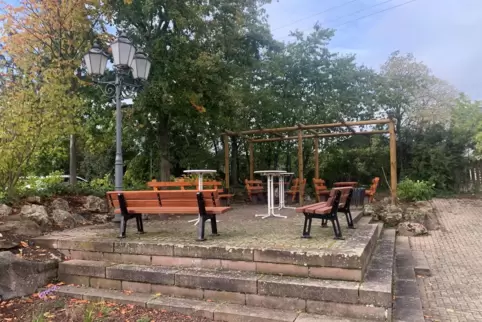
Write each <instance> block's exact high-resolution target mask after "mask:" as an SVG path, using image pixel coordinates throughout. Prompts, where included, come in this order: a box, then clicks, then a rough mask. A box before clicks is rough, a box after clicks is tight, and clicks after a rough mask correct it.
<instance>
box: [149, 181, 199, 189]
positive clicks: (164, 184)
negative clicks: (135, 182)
mask: <svg viewBox="0 0 482 322" xmlns="http://www.w3.org/2000/svg"><path fill="white" fill-rule="evenodd" d="M147 186H148V187H151V188H153V189H154V190H163V189H166V188H178V190H186V188H189V189H191V190H195V189H197V182H191V181H184V180H179V181H175V182H174V181H157V180H152V181H149V182H148V183H147Z"/></svg>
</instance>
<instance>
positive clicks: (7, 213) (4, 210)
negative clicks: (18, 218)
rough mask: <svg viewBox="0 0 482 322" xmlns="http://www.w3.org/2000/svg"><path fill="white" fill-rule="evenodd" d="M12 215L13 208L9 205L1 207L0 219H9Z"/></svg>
mask: <svg viewBox="0 0 482 322" xmlns="http://www.w3.org/2000/svg"><path fill="white" fill-rule="evenodd" d="M11 214H12V207H9V206H7V205H0V218H2V217H7V216H10V215H11Z"/></svg>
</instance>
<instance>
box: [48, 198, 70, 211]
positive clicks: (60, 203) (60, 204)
mask: <svg viewBox="0 0 482 322" xmlns="http://www.w3.org/2000/svg"><path fill="white" fill-rule="evenodd" d="M50 207H51V208H52V209H54V210H55V209H60V210H64V211H70V206H69V202H68V201H67V200H65V199H62V198H56V199H54V201H52V203H51V204H50Z"/></svg>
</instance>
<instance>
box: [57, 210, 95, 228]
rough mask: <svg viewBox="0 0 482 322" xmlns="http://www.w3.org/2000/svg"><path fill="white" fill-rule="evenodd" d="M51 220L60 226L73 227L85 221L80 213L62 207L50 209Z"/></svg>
mask: <svg viewBox="0 0 482 322" xmlns="http://www.w3.org/2000/svg"><path fill="white" fill-rule="evenodd" d="M52 220H53V221H54V223H55V224H56V225H57V226H59V227H60V228H73V227H75V226H77V225H82V224H85V223H86V222H87V221H86V220H85V218H84V217H82V216H81V215H79V214H74V213H71V212H69V211H65V210H62V209H54V210H53V211H52Z"/></svg>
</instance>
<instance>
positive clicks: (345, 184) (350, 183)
mask: <svg viewBox="0 0 482 322" xmlns="http://www.w3.org/2000/svg"><path fill="white" fill-rule="evenodd" d="M356 186H358V182H356V181H341V182H335V183H334V184H333V187H337V188H339V187H353V188H354V187H356Z"/></svg>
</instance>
